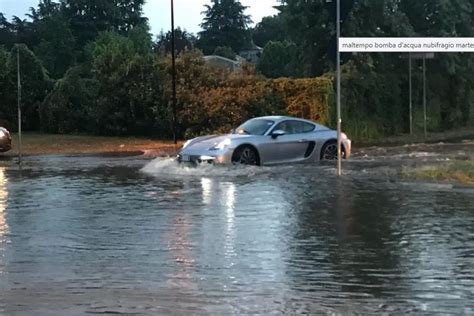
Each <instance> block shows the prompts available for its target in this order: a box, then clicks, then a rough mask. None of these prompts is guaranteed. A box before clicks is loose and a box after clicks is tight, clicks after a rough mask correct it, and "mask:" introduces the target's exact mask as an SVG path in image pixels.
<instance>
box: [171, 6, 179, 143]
mask: <svg viewBox="0 0 474 316" xmlns="http://www.w3.org/2000/svg"><path fill="white" fill-rule="evenodd" d="M171 76H172V89H173V100H172V102H173V141H174V143H175V144H177V143H178V138H177V137H178V136H177V135H176V134H177V130H176V124H177V118H176V51H175V39H174V1H173V0H171Z"/></svg>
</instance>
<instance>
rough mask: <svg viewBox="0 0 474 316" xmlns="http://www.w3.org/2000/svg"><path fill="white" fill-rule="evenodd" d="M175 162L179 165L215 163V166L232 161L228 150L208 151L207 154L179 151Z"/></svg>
mask: <svg viewBox="0 0 474 316" xmlns="http://www.w3.org/2000/svg"><path fill="white" fill-rule="evenodd" d="M176 160H177V161H178V162H179V163H194V164H198V163H215V164H228V163H231V161H232V151H229V150H219V151H218V150H216V151H209V152H207V153H203V154H199V153H196V152H192V151H185V150H184V151H181V152H180V153H179V154H178V155H177V156H176Z"/></svg>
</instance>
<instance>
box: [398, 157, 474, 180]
mask: <svg viewBox="0 0 474 316" xmlns="http://www.w3.org/2000/svg"><path fill="white" fill-rule="evenodd" d="M402 174H403V175H404V176H405V177H408V178H412V179H425V180H432V181H446V182H461V183H467V184H474V157H472V158H471V159H470V160H466V161H456V162H450V163H444V164H440V165H430V166H424V167H419V168H415V169H412V170H404V171H403V172H402Z"/></svg>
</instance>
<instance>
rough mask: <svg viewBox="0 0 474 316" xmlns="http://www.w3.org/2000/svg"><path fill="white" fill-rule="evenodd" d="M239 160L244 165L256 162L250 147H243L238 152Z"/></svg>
mask: <svg viewBox="0 0 474 316" xmlns="http://www.w3.org/2000/svg"><path fill="white" fill-rule="evenodd" d="M239 162H240V163H241V164H244V165H255V164H256V163H257V158H256V157H255V153H254V152H253V150H252V149H250V148H245V149H244V150H242V153H241V154H240V159H239Z"/></svg>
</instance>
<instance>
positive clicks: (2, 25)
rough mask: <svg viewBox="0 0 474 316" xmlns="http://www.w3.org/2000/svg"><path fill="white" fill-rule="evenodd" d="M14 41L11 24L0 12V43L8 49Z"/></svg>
mask: <svg viewBox="0 0 474 316" xmlns="http://www.w3.org/2000/svg"><path fill="white" fill-rule="evenodd" d="M14 43H15V34H14V33H13V25H12V24H11V23H10V22H8V20H7V19H6V18H5V16H4V15H3V13H1V12H0V45H3V46H5V47H6V48H7V49H10V48H11V47H12V46H13V44H14Z"/></svg>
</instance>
